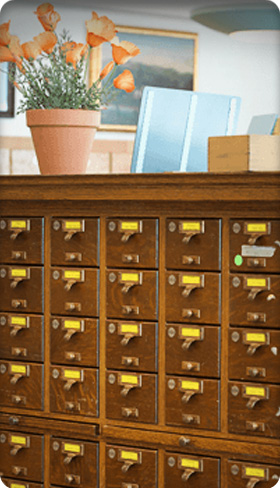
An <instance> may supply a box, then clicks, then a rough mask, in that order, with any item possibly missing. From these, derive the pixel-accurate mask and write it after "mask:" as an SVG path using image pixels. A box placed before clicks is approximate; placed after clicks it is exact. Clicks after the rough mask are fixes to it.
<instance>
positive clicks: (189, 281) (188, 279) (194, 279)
mask: <svg viewBox="0 0 280 488" xmlns="http://www.w3.org/2000/svg"><path fill="white" fill-rule="evenodd" d="M182 283H183V284H184V285H200V276H194V275H183V276H182Z"/></svg>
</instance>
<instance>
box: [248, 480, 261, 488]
mask: <svg viewBox="0 0 280 488" xmlns="http://www.w3.org/2000/svg"><path fill="white" fill-rule="evenodd" d="M260 481H262V480H260V479H258V478H251V479H250V480H249V481H248V483H247V485H246V488H254V487H255V486H256V484H257V483H260Z"/></svg>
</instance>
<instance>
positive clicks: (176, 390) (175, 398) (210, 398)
mask: <svg viewBox="0 0 280 488" xmlns="http://www.w3.org/2000/svg"><path fill="white" fill-rule="evenodd" d="M166 424H167V425H178V426H181V425H184V426H185V427H186V426H187V427H190V428H194V429H209V430H218V429H219V381H217V380H208V379H203V380H202V379H201V378H188V377H186V376H184V377H176V376H167V377H166Z"/></svg>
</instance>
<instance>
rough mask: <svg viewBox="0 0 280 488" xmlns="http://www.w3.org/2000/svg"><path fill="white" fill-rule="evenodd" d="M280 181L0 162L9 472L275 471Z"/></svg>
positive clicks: (231, 476) (198, 479) (218, 482)
mask: <svg viewBox="0 0 280 488" xmlns="http://www.w3.org/2000/svg"><path fill="white" fill-rule="evenodd" d="M279 182H280V175H279V173H271V172H270V173H265V172H263V173H256V172H255V173H248V174H246V173H240V174H237V173H235V174H210V173H203V174H197V173H189V174H183V173H180V174H176V173H174V174H156V175H149V174H144V175H143V174H134V175H132V174H127V175H93V176H90V175H81V176H71V175H70V176H67V178H66V177H55V176H46V177H44V178H42V177H40V176H35V177H32V178H30V177H25V176H11V177H6V176H2V177H0V477H1V479H2V480H3V482H4V483H5V485H6V486H8V487H9V488H43V487H45V488H46V487H48V488H63V487H64V488H67V487H72V486H73V487H80V488H173V487H178V488H180V487H187V488H200V487H201V488H205V487H206V486H207V487H209V488H242V487H244V488H255V487H256V488H272V487H273V486H275V485H276V483H277V481H278V480H279V478H280V462H279V460H280V443H279V436H280V428H279V425H280V424H279V422H280V384H279V371H280V362H279V358H280V330H279V297H280V220H279V208H280V205H279V204H280V190H279ZM18 188H21V191H20V193H19V192H18Z"/></svg>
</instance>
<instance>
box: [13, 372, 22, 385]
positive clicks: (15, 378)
mask: <svg viewBox="0 0 280 488" xmlns="http://www.w3.org/2000/svg"><path fill="white" fill-rule="evenodd" d="M23 376H24V375H22V374H14V375H13V376H12V378H11V379H10V383H11V384H12V385H16V384H17V382H18V381H19V380H20V379H21V378H23Z"/></svg>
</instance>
